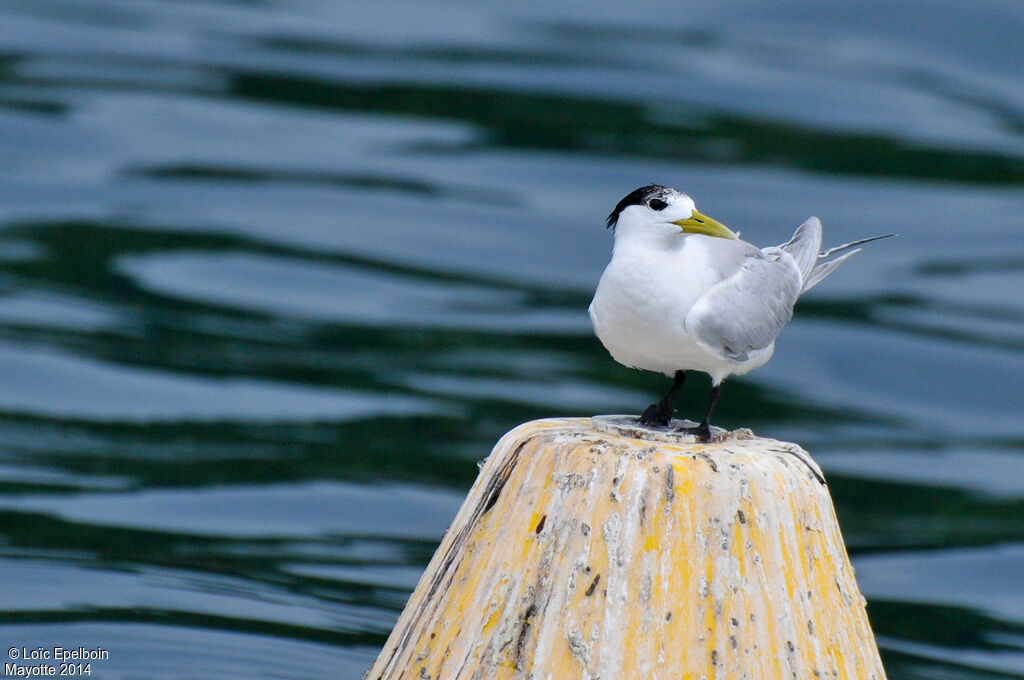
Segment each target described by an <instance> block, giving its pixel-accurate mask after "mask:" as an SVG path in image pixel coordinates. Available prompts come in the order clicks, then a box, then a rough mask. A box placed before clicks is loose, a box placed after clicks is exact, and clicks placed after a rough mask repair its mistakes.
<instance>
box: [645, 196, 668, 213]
mask: <svg viewBox="0 0 1024 680" xmlns="http://www.w3.org/2000/svg"><path fill="white" fill-rule="evenodd" d="M647 207H649V208H650V209H651V210H664V209H665V208H667V207H668V203H666V202H665V201H663V200H661V199H660V198H652V199H651V201H650V203H648V204H647Z"/></svg>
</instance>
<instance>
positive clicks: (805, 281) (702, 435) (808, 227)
mask: <svg viewBox="0 0 1024 680" xmlns="http://www.w3.org/2000/svg"><path fill="white" fill-rule="evenodd" d="M607 225H608V227H610V228H611V229H612V230H613V231H614V234H615V245H614V248H613V251H612V259H611V262H609V263H608V266H607V267H606V268H605V270H604V274H602V275H601V281H600V283H598V286H597V291H596V292H595V293H594V301H593V302H592V303H591V304H590V320H591V322H592V323H593V325H594V332H595V333H596V334H597V337H598V338H599V339H600V340H601V343H602V344H603V345H604V346H605V348H606V349H607V350H608V352H609V353H610V354H611V355H612V358H613V359H615V360H616V361H617V362H619V363H620V364H624V365H625V366H628V367H630V368H640V369H645V370H648V371H658V372H660V373H664V374H665V375H667V376H669V377H672V378H673V383H672V387H671V388H670V389H669V391H668V393H667V394H666V395H665V397H664V398H663V399H661V401H659V402H657V403H655V404H651V405H650V406H648V407H647V409H646V410H645V411H644V413H643V415H641V416H640V419H639V420H640V423H642V424H644V425H648V426H661V427H667V426H668V425H670V424H671V422H672V417H673V415H674V414H675V408H674V407H673V405H672V402H673V399H674V398H675V395H676V392H677V391H678V390H679V388H680V387H681V386H682V384H683V381H684V380H685V377H686V371H690V370H694V371H701V372H703V373H707V374H708V375H710V376H711V385H712V387H711V399H710V403H709V405H708V410H707V414H706V415H705V416H704V419H703V420H702V421H701V423H700V425H698V426H697V427H693V428H683V429H685V430H686V431H688V432H690V433H692V434H695V435H696V436H697V437H698V438H699V439H701V440H703V441H708V440H709V439H710V437H711V428H710V421H711V414H712V412H713V411H714V409H715V404H716V403H717V402H718V397H719V388H720V386H721V383H722V381H723V380H724V379H725V378H726V377H728V376H730V375H743V374H745V373H747V372H749V371H751V370H753V369H755V368H757V367H759V366H763V365H764V364H765V363H767V362H768V360H769V359H771V357H772V352H774V351H775V338H776V337H777V336H778V334H779V331H781V330H782V327H783V326H785V325H786V322H788V321H789V320H790V319H791V318H792V316H793V305H794V304H796V301H797V299H798V298H799V297H800V296H801V295H802V294H803V293H806V292H807V291H808V290H810V289H811V288H813V287H814V286H815V285H817V284H818V283H820V282H821V280H822V279H824V278H825V277H826V276H828V275H829V274H831V273H832V272H833V271H835V269H836V267H838V266H839V265H840V264H842V263H843V262H844V261H846V259H847V258H849V257H851V256H852V255H854V254H856V253H857V252H859V250H860V249H859V248H858V249H857V250H852V251H850V252H848V253H846V254H845V255H842V256H840V257H837V258H835V259H834V260H830V261H826V262H821V263H819V262H820V261H821V260H822V259H824V258H826V257H828V256H830V255H833V254H835V253H838V252H841V251H844V250H847V249H849V248H852V247H853V246H856V245H860V244H862V243H867V242H868V241H874V240H876V239H879V238H886V237H885V236H875V237H872V238H866V239H861V240H859V241H852V242H850V243H845V244H843V245H841V246H838V247H836V248H832V249H830V250H828V251H826V252H824V253H819V249H820V248H821V222H820V221H819V220H818V218H816V217H811V218H810V219H808V220H807V221H806V222H804V223H803V224H802V225H800V227H799V228H798V229H797V230H796V233H794V234H793V238H792V239H790V240H789V242H788V243H784V244H782V245H779V246H773V247H770V248H758V247H757V246H754V245H752V244H750V243H747V242H746V241H742V240H740V239H739V235H738V234H736V233H733V231H732V230H730V229H729V228H728V227H726V226H725V225H723V224H721V223H719V222H717V221H715V220H713V219H711V218H710V217H707V216H705V215H703V214H701V213H699V212H697V208H696V206H695V205H694V203H693V199H691V198H690V197H689V196H687V195H686V194H684V193H682V192H680V191H677V190H675V189H672V188H669V187H664V186H659V185H657V184H651V185H649V186H645V187H641V188H639V189H637V190H636V191H634V192H632V193H631V194H629V195H628V196H626V197H625V198H623V199H622V200H621V201H619V204H618V205H616V206H615V210H613V211H612V213H611V215H609V216H608V221H607ZM888 236H891V234H889V235H888Z"/></svg>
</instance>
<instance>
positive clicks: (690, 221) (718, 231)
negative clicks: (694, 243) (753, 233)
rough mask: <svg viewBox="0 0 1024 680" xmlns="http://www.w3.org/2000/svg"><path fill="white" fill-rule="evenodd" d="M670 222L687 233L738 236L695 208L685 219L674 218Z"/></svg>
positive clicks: (724, 236)
mask: <svg viewBox="0 0 1024 680" xmlns="http://www.w3.org/2000/svg"><path fill="white" fill-rule="evenodd" d="M672 224H675V225H677V226H678V227H680V228H681V229H682V230H683V231H685V232H687V233H689V234H704V235H706V236H717V237H718V238H732V239H738V238H739V236H737V235H736V234H735V233H733V231H732V229H730V228H729V227H727V226H725V225H724V224H722V223H721V222H719V221H718V220H713V219H711V218H710V217H708V216H707V215H704V214H703V213H699V212H697V211H696V210H694V211H693V214H692V215H690V216H689V217H688V218H686V219H685V220H676V221H675V222H673V223H672Z"/></svg>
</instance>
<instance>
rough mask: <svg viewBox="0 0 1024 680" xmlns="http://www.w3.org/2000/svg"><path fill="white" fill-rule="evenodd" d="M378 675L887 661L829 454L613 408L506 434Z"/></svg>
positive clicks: (810, 667) (800, 667)
mask: <svg viewBox="0 0 1024 680" xmlns="http://www.w3.org/2000/svg"><path fill="white" fill-rule="evenodd" d="M366 678H367V679H368V680H378V679H389V680H390V679H397V678H409V679H416V680H422V679H425V678H429V679H430V680H446V679H449V678H451V679H455V678H460V679H461V678H465V679H467V680H469V679H478V678H479V679H483V678H524V679H526V678H532V679H533V680H545V679H549V678H550V679H552V680H568V679H572V678H581V679H597V678H601V679H602V680H606V679H612V678H614V679H622V680H628V679H632V678H637V679H641V678H642V679H647V678H665V679H668V678H672V679H679V680H688V679H692V680H700V679H701V678H704V679H705V680H711V679H715V678H717V679H724V678H736V679H741V678H745V679H748V680H762V679H771V680H774V679H776V678H795V679H797V680H804V679H805V678H811V679H814V678H851V679H856V680H868V679H876V680H883V679H884V678H885V672H884V671H883V669H882V664H881V660H880V659H879V655H878V649H877V647H876V645H875V640H874V636H873V634H872V632H871V628H870V626H869V624H868V619H867V616H866V614H865V610H864V598H863V597H862V596H861V594H860V591H859V590H858V589H857V583H856V581H855V580H854V575H853V569H852V568H851V566H850V561H849V559H848V557H847V554H846V548H845V546H844V545H843V540H842V536H841V534H840V532H839V525H838V523H837V521H836V516H835V511H834V509H833V507H832V501H831V498H830V497H829V494H828V489H827V487H826V486H825V483H824V479H823V477H822V476H821V471H820V470H819V469H818V466H817V465H816V464H815V463H814V461H813V460H811V458H810V456H809V455H808V454H807V452H806V451H804V450H803V449H801V448H800V447H798V446H796V445H794V444H788V443H784V442H779V441H775V440H771V439H761V438H757V437H754V436H753V434H752V433H750V432H749V431H748V430H739V431H736V432H733V433H725V432H723V431H722V430H717V429H716V434H715V438H714V440H713V441H712V442H711V443H708V444H698V443H695V442H694V439H693V437H691V436H689V435H681V434H668V433H663V432H658V431H654V430H649V429H646V428H642V427H640V426H637V425H635V424H633V420H632V419H627V418H625V417H617V416H602V417H598V418H594V419H592V420H591V419H583V418H575V419H569V418H562V419H550V420H539V421H534V422H530V423H526V424H524V425H521V426H520V427H517V428H516V429H514V430H512V431H511V432H509V433H508V434H506V435H505V436H504V437H503V438H502V439H501V440H500V441H499V442H498V444H497V446H495V448H494V451H493V452H492V453H491V456H490V457H489V458H488V459H487V461H486V463H485V464H484V466H483V469H482V470H481V472H480V476H479V478H478V479H477V481H476V484H475V485H474V486H473V488H472V490H471V491H470V492H469V495H468V497H467V498H466V501H465V503H464V504H463V505H462V508H461V509H460V510H459V512H458V514H457V515H456V517H455V520H454V522H453V523H452V525H451V527H450V528H449V529H448V532H447V533H446V534H445V536H444V539H443V540H442V541H441V545H440V547H439V548H438V550H437V552H436V553H435V555H434V558H433V559H432V560H431V562H430V565H429V566H428V567H427V570H426V572H425V573H424V575H423V578H422V579H421V580H420V582H419V585H418V586H417V587H416V590H415V591H414V592H413V594H412V597H411V598H410V600H409V602H408V604H407V605H406V608H405V611H404V612H403V614H402V616H401V618H400V619H399V620H398V623H397V624H396V626H395V628H394V630H393V631H392V633H391V636H390V637H389V638H388V641H387V644H386V645H385V646H384V649H383V650H382V651H381V653H380V656H379V657H378V658H377V661H376V663H374V665H373V666H372V667H371V668H370V670H369V671H368V672H367V675H366Z"/></svg>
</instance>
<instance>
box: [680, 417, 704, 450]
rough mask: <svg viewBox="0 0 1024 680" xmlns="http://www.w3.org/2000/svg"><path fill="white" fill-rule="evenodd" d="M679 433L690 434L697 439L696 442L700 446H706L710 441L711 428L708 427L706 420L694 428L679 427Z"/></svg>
mask: <svg viewBox="0 0 1024 680" xmlns="http://www.w3.org/2000/svg"><path fill="white" fill-rule="evenodd" d="M679 432H685V433H686V434H692V435H693V436H694V437H696V438H697V441H699V442H701V443H702V444H707V443H708V442H709V441H711V426H710V425H708V421H706V420H705V421H703V422H701V424H700V425H697V426H696V427H681V428H679Z"/></svg>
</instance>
